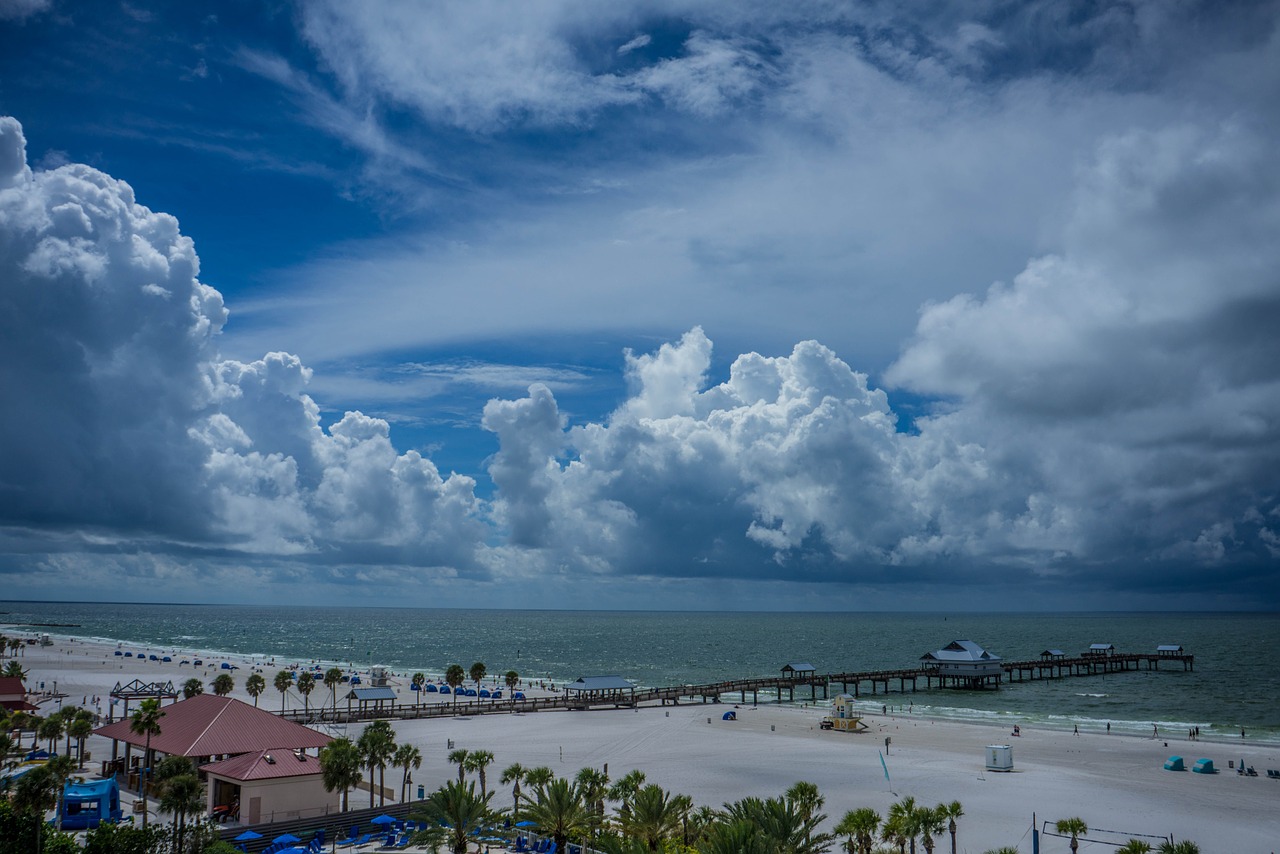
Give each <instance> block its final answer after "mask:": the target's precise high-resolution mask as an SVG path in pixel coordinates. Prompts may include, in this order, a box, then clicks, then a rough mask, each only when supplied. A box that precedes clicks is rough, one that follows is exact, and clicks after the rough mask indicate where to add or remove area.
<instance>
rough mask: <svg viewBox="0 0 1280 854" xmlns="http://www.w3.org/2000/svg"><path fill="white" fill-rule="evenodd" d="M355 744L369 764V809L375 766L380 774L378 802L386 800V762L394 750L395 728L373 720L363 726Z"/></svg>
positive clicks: (384, 722)
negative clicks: (362, 730)
mask: <svg viewBox="0 0 1280 854" xmlns="http://www.w3.org/2000/svg"><path fill="white" fill-rule="evenodd" d="M356 745H357V746H358V747H359V748H360V755H361V756H363V757H364V761H365V764H367V765H368V766H369V809H373V771H374V769H375V768H376V769H378V771H379V775H380V782H379V783H378V788H379V790H380V792H379V800H378V802H379V803H380V804H385V803H386V802H387V795H386V782H387V763H388V762H389V761H391V757H392V756H393V755H394V754H395V751H396V733H395V730H393V729H392V728H391V724H389V723H387V722H386V721H374V722H373V723H371V724H369V725H368V726H367V727H365V728H364V732H362V733H360V740H359V741H357V742H356Z"/></svg>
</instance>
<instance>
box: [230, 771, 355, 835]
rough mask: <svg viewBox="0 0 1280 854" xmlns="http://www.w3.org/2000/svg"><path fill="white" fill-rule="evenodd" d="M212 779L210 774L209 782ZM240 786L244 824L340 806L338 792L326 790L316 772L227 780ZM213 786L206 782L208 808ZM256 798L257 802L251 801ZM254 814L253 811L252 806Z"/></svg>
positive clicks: (317, 813)
mask: <svg viewBox="0 0 1280 854" xmlns="http://www.w3.org/2000/svg"><path fill="white" fill-rule="evenodd" d="M214 779H216V778H215V775H212V774H211V775H210V783H212V782H213V780H214ZM227 782H229V783H232V784H238V785H239V786H240V821H241V822H243V823H245V824H256V823H258V822H272V821H288V820H291V819H295V818H311V817H314V816H321V815H325V814H326V812H330V813H335V812H338V811H340V810H341V809H342V792H327V791H325V788H324V781H323V780H322V779H321V777H320V775H319V774H312V775H308V776H306V777H285V778H282V779H278V780H249V781H245V782H240V781H237V780H229V781H227ZM213 791H214V786H213V785H210V786H209V793H210V799H211V800H210V808H212V796H213ZM255 798H257V799H259V800H258V803H257V804H255V803H254V799H255ZM255 809H256V810H257V813H258V814H257V815H254V814H253V812H254V810H255Z"/></svg>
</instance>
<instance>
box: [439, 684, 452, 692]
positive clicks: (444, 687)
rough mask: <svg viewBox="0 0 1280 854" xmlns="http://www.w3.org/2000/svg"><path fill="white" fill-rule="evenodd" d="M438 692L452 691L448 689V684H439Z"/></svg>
mask: <svg viewBox="0 0 1280 854" xmlns="http://www.w3.org/2000/svg"><path fill="white" fill-rule="evenodd" d="M440 693H441V694H450V693H452V692H451V691H450V690H449V686H448V685H441V686H440Z"/></svg>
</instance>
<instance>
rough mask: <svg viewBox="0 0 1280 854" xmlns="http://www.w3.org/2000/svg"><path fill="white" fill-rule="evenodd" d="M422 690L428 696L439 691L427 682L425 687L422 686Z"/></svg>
mask: <svg viewBox="0 0 1280 854" xmlns="http://www.w3.org/2000/svg"><path fill="white" fill-rule="evenodd" d="M422 690H424V691H426V692H427V693H428V694H434V693H436V691H437V690H439V689H438V688H436V686H435V685H432V684H431V683H430V682H428V683H427V684H426V685H425V686H423V689H422Z"/></svg>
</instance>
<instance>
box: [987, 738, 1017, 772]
mask: <svg viewBox="0 0 1280 854" xmlns="http://www.w3.org/2000/svg"><path fill="white" fill-rule="evenodd" d="M987 770H988V771H1012V770H1013V748H1012V747H1010V746H1009V745H1007V744H988V745H987Z"/></svg>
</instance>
